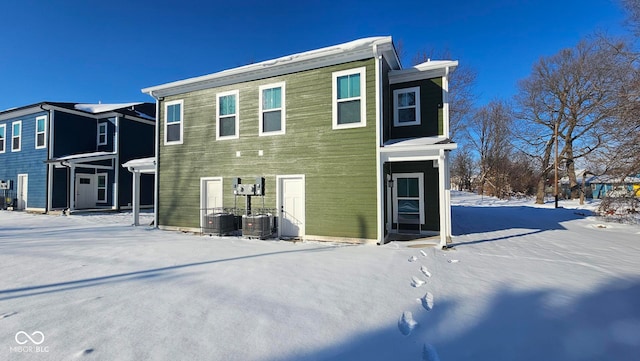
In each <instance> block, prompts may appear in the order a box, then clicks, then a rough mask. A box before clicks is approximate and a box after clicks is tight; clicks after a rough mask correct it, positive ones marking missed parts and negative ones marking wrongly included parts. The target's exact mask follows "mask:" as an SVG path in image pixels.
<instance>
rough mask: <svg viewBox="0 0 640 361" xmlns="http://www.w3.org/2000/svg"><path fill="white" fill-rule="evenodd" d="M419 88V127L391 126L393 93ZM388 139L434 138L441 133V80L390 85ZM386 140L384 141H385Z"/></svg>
mask: <svg viewBox="0 0 640 361" xmlns="http://www.w3.org/2000/svg"><path fill="white" fill-rule="evenodd" d="M416 86H419V87H420V113H421V114H420V115H421V117H420V120H421V122H420V125H416V126H404V127H394V126H393V115H394V114H393V91H394V90H396V89H404V88H411V87H416ZM389 98H390V102H389V118H388V119H389V122H388V124H387V127H388V129H389V130H388V132H389V139H402V138H419V137H435V136H438V135H439V134H441V133H442V79H441V78H435V79H428V80H420V81H413V82H408V83H400V84H392V85H391V86H390V91H389ZM385 140H386V139H385Z"/></svg>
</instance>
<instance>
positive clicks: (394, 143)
mask: <svg viewBox="0 0 640 361" xmlns="http://www.w3.org/2000/svg"><path fill="white" fill-rule="evenodd" d="M449 143H453V142H452V141H451V139H448V138H440V137H424V138H409V139H390V140H388V141H386V142H385V143H384V146H385V147H416V146H422V145H436V144H449Z"/></svg>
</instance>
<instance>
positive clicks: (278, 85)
mask: <svg viewBox="0 0 640 361" xmlns="http://www.w3.org/2000/svg"><path fill="white" fill-rule="evenodd" d="M275 88H280V89H281V91H280V94H281V97H280V108H274V109H268V110H266V111H277V110H279V111H280V130H277V131H272V132H265V131H264V130H263V129H264V124H263V122H264V117H263V115H264V112H265V110H263V109H262V104H263V101H262V92H263V91H264V90H267V89H275ZM286 108H287V106H286V85H285V82H279V83H273V84H266V85H262V86H260V87H259V88H258V127H259V128H258V135H259V136H261V137H262V136H271V135H280V134H285V133H286V124H287V121H286V119H287V109H286Z"/></svg>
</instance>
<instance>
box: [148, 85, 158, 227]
mask: <svg viewBox="0 0 640 361" xmlns="http://www.w3.org/2000/svg"><path fill="white" fill-rule="evenodd" d="M149 95H151V97H152V98H154V99H155V100H156V141H155V146H156V147H155V148H156V149H155V158H156V160H155V174H154V178H153V188H154V189H153V227H154V228H158V208H159V203H158V202H159V199H160V189H159V184H160V172H159V167H158V164H159V163H160V99H159V98H157V97H156V96H155V95H153V91H150V92H149Z"/></svg>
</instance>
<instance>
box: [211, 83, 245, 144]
mask: <svg viewBox="0 0 640 361" xmlns="http://www.w3.org/2000/svg"><path fill="white" fill-rule="evenodd" d="M216 100H217V101H216V104H217V108H218V112H217V115H216V129H217V130H218V132H217V134H216V139H234V138H238V136H239V134H238V133H239V131H238V127H239V125H240V120H239V119H238V118H239V117H238V108H239V105H238V91H237V90H234V91H230V92H225V93H220V94H217V95H216Z"/></svg>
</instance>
